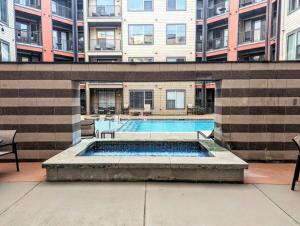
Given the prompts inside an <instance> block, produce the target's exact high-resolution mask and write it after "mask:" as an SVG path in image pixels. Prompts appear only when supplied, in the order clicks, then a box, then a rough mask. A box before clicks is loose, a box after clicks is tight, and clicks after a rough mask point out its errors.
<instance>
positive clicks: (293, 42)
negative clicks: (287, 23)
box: [287, 31, 300, 60]
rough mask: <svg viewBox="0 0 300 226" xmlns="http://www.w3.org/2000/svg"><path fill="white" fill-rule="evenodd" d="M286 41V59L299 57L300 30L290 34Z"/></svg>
mask: <svg viewBox="0 0 300 226" xmlns="http://www.w3.org/2000/svg"><path fill="white" fill-rule="evenodd" d="M287 42H288V43H287V58H288V60H296V59H297V60H298V59H300V31H297V32H295V33H293V34H290V35H289V36H288V40H287Z"/></svg>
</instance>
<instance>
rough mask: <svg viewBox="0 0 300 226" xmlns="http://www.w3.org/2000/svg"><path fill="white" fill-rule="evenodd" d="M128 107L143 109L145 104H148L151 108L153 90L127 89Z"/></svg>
mask: <svg viewBox="0 0 300 226" xmlns="http://www.w3.org/2000/svg"><path fill="white" fill-rule="evenodd" d="M129 102H130V103H129V106H130V108H139V109H144V106H145V104H150V106H151V108H153V91H152V90H132V91H129Z"/></svg>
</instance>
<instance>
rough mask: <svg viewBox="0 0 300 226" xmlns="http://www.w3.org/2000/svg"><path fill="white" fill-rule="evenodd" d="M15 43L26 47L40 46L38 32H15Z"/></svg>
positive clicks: (39, 33)
mask: <svg viewBox="0 0 300 226" xmlns="http://www.w3.org/2000/svg"><path fill="white" fill-rule="evenodd" d="M16 42H17V43H21V44H26V45H38V46H40V45H41V32H40V31H31V32H29V31H27V30H17V35H16Z"/></svg>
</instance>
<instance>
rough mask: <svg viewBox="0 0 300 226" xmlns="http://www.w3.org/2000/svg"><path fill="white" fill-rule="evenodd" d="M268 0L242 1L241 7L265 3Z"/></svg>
mask: <svg viewBox="0 0 300 226" xmlns="http://www.w3.org/2000/svg"><path fill="white" fill-rule="evenodd" d="M265 1H266V0H240V7H245V6H248V5H252V4H256V3H260V2H265Z"/></svg>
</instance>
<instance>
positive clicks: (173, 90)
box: [166, 89, 186, 110]
mask: <svg viewBox="0 0 300 226" xmlns="http://www.w3.org/2000/svg"><path fill="white" fill-rule="evenodd" d="M168 92H175V93H177V92H183V95H184V103H183V108H176V99H175V107H174V108H169V107H168ZM185 109H186V90H185V89H167V90H166V110H185Z"/></svg>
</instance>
